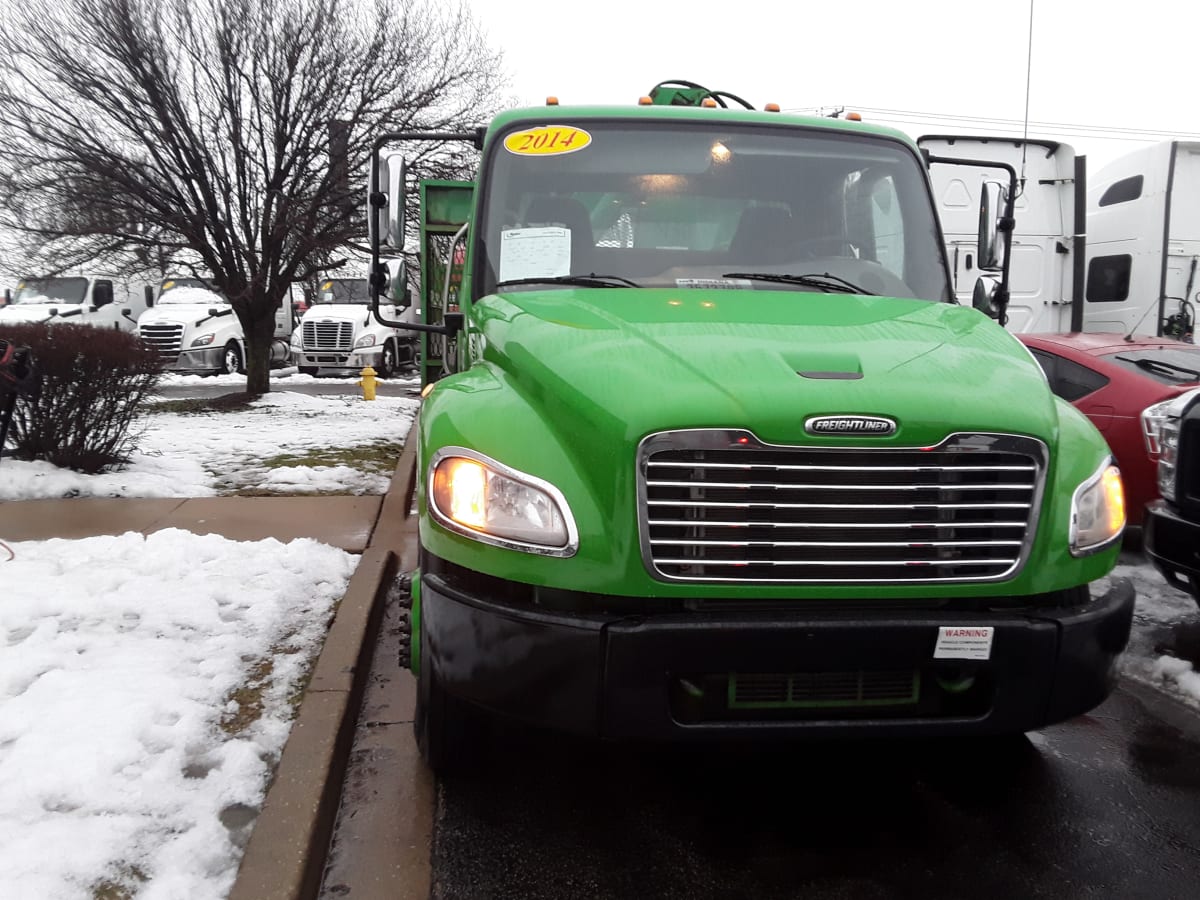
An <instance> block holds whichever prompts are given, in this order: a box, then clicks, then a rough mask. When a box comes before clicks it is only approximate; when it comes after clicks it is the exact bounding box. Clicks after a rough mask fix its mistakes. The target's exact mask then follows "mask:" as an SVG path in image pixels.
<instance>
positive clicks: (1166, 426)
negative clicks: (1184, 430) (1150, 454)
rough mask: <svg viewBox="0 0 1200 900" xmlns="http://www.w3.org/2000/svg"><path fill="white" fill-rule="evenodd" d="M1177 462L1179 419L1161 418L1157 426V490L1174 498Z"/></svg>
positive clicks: (1167, 496) (1167, 498)
mask: <svg viewBox="0 0 1200 900" xmlns="http://www.w3.org/2000/svg"><path fill="white" fill-rule="evenodd" d="M1178 462H1179V419H1178V418H1167V419H1163V421H1162V424H1160V425H1159V426H1158V492H1159V493H1160V494H1162V497H1163V499H1164V500H1174V499H1175V467H1176V465H1177V463H1178Z"/></svg>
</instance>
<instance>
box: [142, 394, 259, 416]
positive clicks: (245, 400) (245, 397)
mask: <svg viewBox="0 0 1200 900" xmlns="http://www.w3.org/2000/svg"><path fill="white" fill-rule="evenodd" d="M257 399H258V397H257V396H255V395H253V394H247V393H244V392H243V393H237V394H222V395H221V396H220V397H192V398H190V399H187V400H163V401H162V402H160V403H148V404H146V405H145V407H143V408H144V409H145V411H146V412H148V413H178V414H180V415H185V416H187V415H204V414H207V413H222V412H237V411H238V410H242V409H249V408H250V404H251V403H253V402H254V401H255V400H257Z"/></svg>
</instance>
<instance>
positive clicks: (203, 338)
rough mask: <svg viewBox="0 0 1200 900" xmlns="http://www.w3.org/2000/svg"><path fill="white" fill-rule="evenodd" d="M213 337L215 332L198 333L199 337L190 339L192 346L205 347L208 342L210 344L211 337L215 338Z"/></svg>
mask: <svg viewBox="0 0 1200 900" xmlns="http://www.w3.org/2000/svg"><path fill="white" fill-rule="evenodd" d="M215 337H216V335H215V334H202V335H200V337H198V338H196V339H195V340H194V341H192V346H193V347H207V346H208V345H209V344H211V343H212V342H213V338H215Z"/></svg>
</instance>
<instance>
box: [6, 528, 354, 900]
mask: <svg viewBox="0 0 1200 900" xmlns="http://www.w3.org/2000/svg"><path fill="white" fill-rule="evenodd" d="M12 549H13V551H14V552H15V554H16V558H15V559H14V560H12V561H8V562H0V575H2V576H3V578H4V584H5V595H4V597H3V598H2V602H0V640H3V641H4V651H3V653H2V654H0V872H3V875H2V876H0V880H2V881H3V885H4V887H3V890H2V891H0V893H3V895H4V896H6V897H14V898H17V897H21V898H26V897H28V898H34V897H36V898H39V900H58V898H90V897H93V896H96V895H98V894H101V893H103V892H102V891H101V888H103V887H104V886H105V885H106V884H107V885H110V890H111V886H116V885H120V886H123V887H124V889H125V892H124V893H121V894H120V895H121V896H126V895H127V894H132V893H133V892H134V889H137V888H138V887H139V885H141V888H140V890H138V896H139V897H140V898H144V900H151V898H155V897H188V898H190V900H202V898H209V897H211V898H218V897H224V896H225V895H226V894H227V893H228V891H229V889H230V887H231V886H232V884H233V879H234V876H235V874H236V870H237V864H238V860H239V859H240V856H241V848H242V846H243V845H244V842H245V840H246V839H247V837H248V835H249V831H250V828H251V826H252V823H253V818H254V815H255V814H256V812H257V810H258V808H259V806H260V805H261V803H262V800H263V797H264V795H265V791H266V786H267V780H268V778H269V773H270V769H271V766H272V765H273V764H274V761H275V759H276V758H277V757H278V754H279V753H280V751H281V749H282V747H283V744H284V742H285V740H286V738H287V734H288V730H289V728H290V721H291V719H292V717H293V715H294V712H293V710H292V709H291V708H290V706H289V701H288V698H289V697H290V696H292V695H293V693H294V692H295V691H296V690H297V689H298V687H299V686H300V684H301V682H302V679H303V677H304V674H305V672H306V670H307V668H308V666H309V665H310V664H311V661H312V659H313V658H314V657H315V655H316V652H317V651H318V649H319V647H320V644H321V642H322V640H323V638H324V634H325V628H326V624H327V621H328V619H329V616H330V613H331V610H332V608H333V606H334V604H335V602H336V601H337V599H338V598H340V597H341V596H342V594H343V593H344V591H345V588H346V585H347V583H348V581H349V578H350V575H351V573H352V571H353V569H354V566H355V557H353V556H351V555H350V554H347V553H344V552H342V551H341V550H337V549H334V548H332V547H328V546H325V545H323V544H319V543H316V542H314V541H310V540H296V541H292V542H291V543H288V544H282V543H280V542H278V541H274V540H268V541H261V542H256V543H238V542H234V541H229V540H226V539H225V538H222V537H218V536H215V535H208V536H197V535H193V534H190V533H188V532H183V531H178V530H171V531H160V532H157V533H155V534H152V535H150V536H149V537H143V536H142V535H139V534H135V533H129V534H125V535H122V536H120V537H98V538H91V539H88V540H81V541H63V540H52V541H47V542H43V543H32V542H30V543H17V544H14V545H13V547H12ZM3 558H4V556H2V555H0V559H3ZM247 688H250V690H247ZM110 895H112V896H115V895H116V894H115V893H112V894H107V893H106V894H104V896H110Z"/></svg>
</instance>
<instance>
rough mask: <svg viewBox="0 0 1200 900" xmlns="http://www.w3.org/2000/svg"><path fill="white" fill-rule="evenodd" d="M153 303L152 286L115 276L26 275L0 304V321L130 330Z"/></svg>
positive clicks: (134, 328)
mask: <svg viewBox="0 0 1200 900" xmlns="http://www.w3.org/2000/svg"><path fill="white" fill-rule="evenodd" d="M153 305H154V287H153V286H152V285H150V284H146V283H145V282H141V281H137V280H135V279H130V278H123V277H121V276H118V275H113V274H105V273H92V272H89V273H85V274H78V275H59V276H55V277H52V278H25V279H22V280H21V281H18V282H17V288H16V290H15V291H13V292H12V296H11V298H10V302H9V303H7V304H5V305H4V306H0V324H17V323H33V322H51V323H59V322H69V323H71V324H74V325H91V326H95V327H97V328H116V329H118V330H120V331H128V332H132V331H134V330H136V328H137V325H136V322H137V319H138V316H140V315H141V314H142V313H144V312H145V311H146V310H147V309H149V308H150V307H151V306H153Z"/></svg>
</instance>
